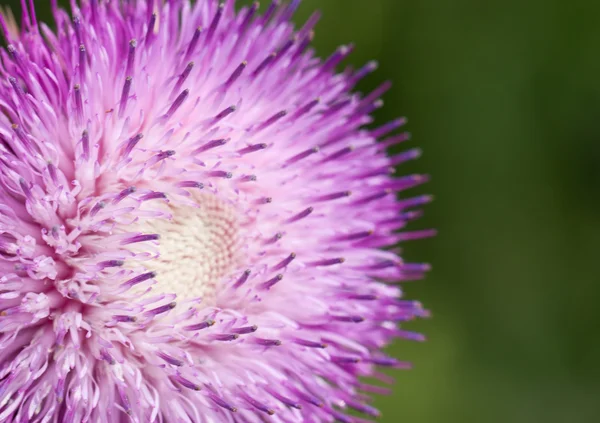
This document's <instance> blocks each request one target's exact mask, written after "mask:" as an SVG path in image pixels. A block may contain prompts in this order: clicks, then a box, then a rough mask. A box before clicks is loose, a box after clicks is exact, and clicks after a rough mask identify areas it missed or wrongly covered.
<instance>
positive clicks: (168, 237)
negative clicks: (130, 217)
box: [144, 194, 240, 301]
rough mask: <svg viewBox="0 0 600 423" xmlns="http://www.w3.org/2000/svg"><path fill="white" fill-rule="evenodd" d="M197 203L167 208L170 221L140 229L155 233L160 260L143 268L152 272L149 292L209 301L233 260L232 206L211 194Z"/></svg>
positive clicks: (234, 228) (150, 223)
mask: <svg viewBox="0 0 600 423" xmlns="http://www.w3.org/2000/svg"><path fill="white" fill-rule="evenodd" d="M196 200H197V203H198V204H199V206H200V207H199V208H196V207H192V206H169V209H170V210H169V211H170V212H171V214H172V215H173V218H172V219H171V220H164V219H153V220H150V221H148V222H147V223H146V224H145V226H146V225H147V226H146V227H145V228H144V231H146V232H148V231H149V233H157V234H159V235H160V247H159V251H160V256H159V257H157V258H155V259H152V260H150V261H148V262H147V263H146V267H148V268H149V270H152V271H155V272H156V273H157V276H156V280H157V281H158V283H157V284H156V285H155V286H154V287H153V291H155V292H159V293H174V294H177V297H178V298H180V299H181V298H187V299H189V298H197V297H202V298H203V300H205V301H206V300H208V301H210V299H211V298H212V297H213V296H214V294H215V291H216V288H217V285H218V283H219V281H220V280H221V278H223V276H225V275H226V274H227V273H228V272H230V271H231V270H232V268H233V267H234V266H235V264H236V263H237V262H238V259H239V256H240V254H239V253H238V250H239V248H238V229H239V224H238V221H237V218H236V211H235V209H234V207H233V206H232V205H229V204H227V203H225V202H224V201H223V200H220V199H218V198H217V197H215V196H214V195H210V194H202V195H200V196H197V197H196Z"/></svg>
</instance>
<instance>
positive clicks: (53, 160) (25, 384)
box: [0, 0, 433, 423]
mask: <svg viewBox="0 0 600 423" xmlns="http://www.w3.org/2000/svg"><path fill="white" fill-rule="evenodd" d="M82 3H83V4H82V5H81V6H79V5H78V4H77V2H75V1H72V9H73V10H72V12H73V14H72V16H73V19H71V18H70V17H69V15H68V14H67V12H66V11H64V10H62V9H59V8H58V7H57V6H56V4H55V2H53V14H54V19H55V21H56V28H57V30H56V31H55V32H54V31H53V30H51V29H50V28H49V27H48V26H46V25H45V24H43V23H38V22H37V18H36V15H35V11H34V9H33V5H32V4H33V2H30V7H25V8H24V10H25V11H24V14H23V28H22V29H21V30H20V32H19V30H17V29H15V28H12V29H11V30H9V29H8V26H7V24H6V23H5V22H6V20H5V19H1V20H0V24H1V25H2V29H3V33H4V36H5V37H6V39H7V42H8V48H7V49H6V51H2V53H1V63H0V78H1V80H2V87H1V91H0V107H1V108H2V113H1V114H0V169H1V172H0V310H1V313H0V363H1V367H0V421H15V422H17V421H18V422H58V421H60V422H94V423H96V422H123V421H132V422H140V423H141V422H207V423H208V422H262V421H264V420H265V416H268V415H272V417H270V419H271V421H273V422H332V421H334V420H338V421H341V422H354V421H357V422H358V421H363V420H362V419H360V418H358V417H350V416H349V415H348V414H347V412H348V410H349V409H355V410H358V411H359V412H361V413H364V414H366V415H367V416H376V415H377V414H378V413H377V410H375V409H374V408H373V407H371V406H370V405H368V403H367V397H366V396H365V393H366V392H379V390H380V389H381V388H376V387H373V386H369V385H366V384H364V383H363V382H361V380H360V377H361V376H377V375H378V374H377V373H376V371H375V367H376V366H379V365H380V366H392V367H399V368H403V367H405V366H407V364H405V363H402V362H399V361H397V360H395V359H393V358H390V357H386V356H385V355H383V354H382V353H381V348H382V347H384V346H385V345H387V344H388V343H389V342H390V341H391V340H392V339H394V338H398V337H400V338H407V339H415V340H419V339H421V336H420V335H417V334H413V333H411V332H407V331H405V330H400V329H399V328H398V327H397V322H403V321H406V320H410V319H412V318H414V317H420V316H425V315H426V314H427V313H426V311H425V310H423V309H422V307H421V306H420V304H419V303H418V302H415V301H410V300H405V299H401V296H402V292H401V290H400V288H398V287H397V286H396V285H394V284H393V283H394V282H399V281H403V280H410V279H417V278H420V277H422V276H423V273H424V272H425V271H426V270H428V266H427V265H423V264H411V263H405V262H404V261H402V259H401V258H399V257H398V256H397V255H396V254H395V253H394V252H393V251H391V250H389V249H388V250H385V249H382V247H386V246H390V245H393V244H396V243H397V242H400V241H405V240H409V239H414V238H421V237H426V236H430V235H432V234H433V232H432V231H416V232H398V230H399V229H402V228H404V226H405V224H406V223H407V222H408V221H410V220H413V219H415V218H417V217H419V216H420V211H418V210H415V209H416V208H418V207H419V206H421V205H423V204H425V203H427V202H429V201H430V197H428V196H418V197H412V198H410V197H404V196H402V199H401V200H397V198H396V195H395V194H396V193H397V192H400V191H404V190H406V189H408V188H411V187H414V186H416V185H419V184H421V183H423V182H425V181H426V179H427V178H426V177H425V176H422V175H411V176H407V177H400V178H392V177H391V176H390V173H391V169H393V166H395V165H397V164H400V163H401V162H403V161H406V160H411V159H414V158H416V157H417V156H418V155H419V151H418V150H409V151H407V152H405V153H402V154H400V155H399V156H396V157H395V158H389V157H387V156H386V155H385V149H386V147H387V146H388V145H391V144H394V143H397V142H400V141H404V140H405V139H406V138H407V136H406V134H400V135H395V136H392V137H390V138H387V139H386V140H385V141H383V142H377V140H378V139H380V138H382V137H384V136H386V135H387V134H388V133H390V132H392V131H394V130H396V129H397V128H399V127H400V126H402V125H403V123H404V121H403V120H402V119H399V120H396V121H393V122H391V123H388V124H385V125H383V126H381V127H379V128H376V129H367V128H366V127H365V125H366V124H369V123H370V122H371V118H370V117H369V114H370V113H371V112H372V111H373V110H374V109H375V108H376V107H379V106H380V100H378V99H379V97H380V96H381V94H383V92H384V91H386V90H387V89H388V88H389V86H388V85H387V84H384V85H383V86H382V87H381V88H379V89H377V90H375V91H374V92H373V93H371V94H369V95H367V96H365V97H361V96H359V95H357V94H352V93H351V90H352V88H353V87H354V85H355V84H356V82H357V81H358V80H359V79H361V78H362V77H364V76H365V75H367V74H368V73H369V72H371V71H373V70H374V69H375V67H376V66H375V65H374V64H373V63H369V64H367V65H366V66H365V67H363V68H362V69H359V70H357V71H353V70H348V71H346V72H344V73H343V74H336V73H335V68H336V67H337V65H338V64H339V63H340V62H341V61H342V60H343V59H344V58H345V57H346V56H347V55H348V54H349V53H350V51H351V50H352V48H351V47H350V46H343V47H340V48H339V49H338V50H337V51H336V52H335V53H334V54H333V55H332V56H331V57H329V58H328V59H326V60H324V61H320V60H319V59H317V58H315V57H314V55H313V52H312V50H310V48H309V44H310V40H311V38H312V27H313V25H314V24H315V22H316V20H317V19H316V15H315V17H313V18H311V19H310V20H309V21H308V22H307V23H306V25H305V26H304V27H302V28H301V29H299V30H298V31H294V29H293V26H292V24H291V23H290V17H291V16H292V14H293V12H294V10H295V9H296V7H297V6H298V3H299V1H296V0H293V1H291V2H290V3H288V4H282V5H279V1H274V2H273V4H272V5H271V6H270V7H269V8H268V9H267V11H266V12H265V14H263V15H259V14H258V12H257V5H253V6H252V7H250V8H246V9H242V10H241V11H239V12H236V11H235V9H234V4H233V3H234V2H233V1H226V2H225V3H224V4H218V3H217V2H216V1H214V0H199V1H197V2H196V3H195V4H194V5H191V4H190V3H189V2H188V1H187V0H173V1H168V2H164V1H141V0H139V1H134V0H131V1H110V2H109V1H98V0H89V1H86V2H82Z"/></svg>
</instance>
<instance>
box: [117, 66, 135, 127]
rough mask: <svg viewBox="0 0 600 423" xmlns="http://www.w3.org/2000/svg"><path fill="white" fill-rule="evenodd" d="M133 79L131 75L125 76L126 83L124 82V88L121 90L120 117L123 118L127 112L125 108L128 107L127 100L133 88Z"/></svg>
mask: <svg viewBox="0 0 600 423" xmlns="http://www.w3.org/2000/svg"><path fill="white" fill-rule="evenodd" d="M132 82H133V79H132V78H131V76H128V77H127V78H125V83H124V84H123V90H122V91H121V101H120V102H119V117H120V118H122V117H123V114H124V113H125V108H126V107H127V100H129V91H130V90H131V83H132Z"/></svg>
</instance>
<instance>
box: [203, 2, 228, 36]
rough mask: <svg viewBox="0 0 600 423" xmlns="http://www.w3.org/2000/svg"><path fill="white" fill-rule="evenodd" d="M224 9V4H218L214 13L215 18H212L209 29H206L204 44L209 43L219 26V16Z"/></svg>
mask: <svg viewBox="0 0 600 423" xmlns="http://www.w3.org/2000/svg"><path fill="white" fill-rule="evenodd" d="M224 8H225V4H224V3H221V4H219V6H218V7H217V12H216V13H215V17H214V18H213V20H212V22H211V24H210V28H209V29H208V34H207V36H206V44H209V43H210V41H211V40H212V37H213V35H214V33H215V31H216V29H217V26H218V25H219V21H220V20H221V16H222V15H223V9H224Z"/></svg>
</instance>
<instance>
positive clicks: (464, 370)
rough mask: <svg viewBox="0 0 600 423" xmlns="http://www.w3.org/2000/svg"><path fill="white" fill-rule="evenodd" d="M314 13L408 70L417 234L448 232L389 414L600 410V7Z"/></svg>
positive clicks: (544, 2)
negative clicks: (426, 199)
mask: <svg viewBox="0 0 600 423" xmlns="http://www.w3.org/2000/svg"><path fill="white" fill-rule="evenodd" d="M238 1H239V3H240V5H244V4H248V3H249V1H243V0H238ZM3 3H4V4H5V5H6V4H7V3H8V5H9V6H11V7H13V8H14V9H16V10H15V11H16V12H17V13H19V12H18V10H19V7H18V4H17V3H19V1H18V0H16V1H15V0H10V1H8V2H7V1H6V0H4V2H3ZM59 3H63V4H65V3H66V1H59ZM263 3H268V2H267V1H263ZM36 4H37V5H38V7H39V8H40V10H41V15H42V17H43V18H47V16H48V14H47V7H48V5H49V0H37V1H36ZM263 6H265V5H263ZM44 9H46V12H45V13H44ZM315 9H320V10H321V11H322V13H323V18H322V20H321V23H320V24H319V25H318V26H317V30H316V37H315V47H316V49H317V51H318V53H319V54H320V55H322V56H327V55H329V54H330V53H331V52H332V51H333V50H334V49H335V48H336V47H337V46H338V45H340V44H346V43H348V42H353V43H354V44H355V46H356V48H355V52H354V53H353V54H352V56H351V57H350V59H349V60H348V62H347V63H348V64H350V65H354V66H359V65H362V64H364V63H365V62H367V61H368V60H371V59H377V60H378V61H379V63H380V68H379V71H378V72H377V73H375V74H374V75H371V76H370V77H369V78H368V79H367V80H366V81H364V82H363V83H362V84H361V85H360V87H359V88H360V89H361V90H363V91H368V90H371V89H373V88H375V87H376V86H377V85H378V84H380V83H381V82H383V81H384V80H386V79H391V80H393V81H394V87H393V89H392V90H391V91H390V92H389V93H388V94H386V95H385V97H384V100H385V107H384V108H383V109H382V110H379V111H378V112H377V113H376V117H377V119H378V122H379V123H383V122H385V121H387V120H391V119H394V118H396V117H398V116H404V115H406V116H408V117H409V124H408V126H407V128H408V130H409V131H410V132H411V133H412V134H413V139H412V141H410V144H409V146H410V147H412V146H420V147H422V148H423V150H424V151H425V154H424V156H423V158H422V159H420V160H419V161H418V162H415V163H411V164H409V165H404V166H403V167H402V168H401V169H400V173H414V172H419V173H422V172H427V173H430V174H431V175H432V177H433V179H432V182H431V183H430V184H428V185H427V186H426V187H424V188H423V189H420V190H419V191H421V192H428V193H433V194H434V195H435V197H436V201H435V202H434V203H433V204H432V205H430V206H428V209H427V217H426V218H425V219H423V220H422V221H419V222H416V223H415V224H414V225H413V228H426V227H436V228H438V229H439V232H440V233H439V236H438V237H437V238H436V239H429V240H423V241H418V242H412V243H410V244H407V245H406V246H405V254H406V256H407V257H408V258H409V259H411V260H415V261H429V262H431V263H432V264H433V266H434V271H433V272H432V273H431V274H430V276H429V277H428V278H427V279H426V280H425V281H420V282H415V283H411V284H409V285H406V293H407V295H408V296H409V297H411V298H417V299H420V300H422V301H423V303H424V304H425V305H426V306H427V307H428V308H429V309H431V310H432V312H433V318H432V319H430V320H425V321H420V322H417V323H414V324H412V325H410V329H415V330H420V331H422V332H423V333H425V334H426V335H427V337H428V342H426V343H419V344H411V343H408V342H403V343H398V344H397V345H394V346H392V347H391V349H390V353H391V354H393V355H394V356H397V357H399V358H402V359H406V360H411V361H413V362H414V363H415V369H414V370H411V371H404V372H396V373H394V376H395V377H396V378H397V383H396V386H395V387H394V394H393V395H392V396H389V397H381V398H378V399H377V400H376V405H377V406H379V407H380V408H381V410H382V411H383V417H382V418H381V420H380V421H381V422H382V423H393V422H413V423H421V422H425V423H429V422H436V423H437V422H463V423H471V422H473V423H474V422H478V423H480V422H483V423H495V422H498V423H506V422H511V423H531V422H545V423H563V422H575V423H581V422H584V423H587V422H590V423H592V422H598V421H600V405H599V403H600V401H599V400H600V366H599V362H598V361H599V359H600V330H599V329H600V277H599V276H600V271H599V270H598V266H599V263H600V260H599V259H598V258H597V255H598V254H599V253H600V248H599V243H600V2H598V1H592V0H569V1H564V0H525V1H524V0H490V1H481V0H369V1H365V0H304V1H303V3H302V5H301V6H300V9H299V11H298V14H297V21H298V22H299V23H300V22H302V21H303V20H305V19H306V18H307V17H308V16H309V15H310V14H311V13H312V12H313V11H314V10H315ZM17 16H18V15H17ZM415 193H416V192H415ZM595 257H596V258H595Z"/></svg>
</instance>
